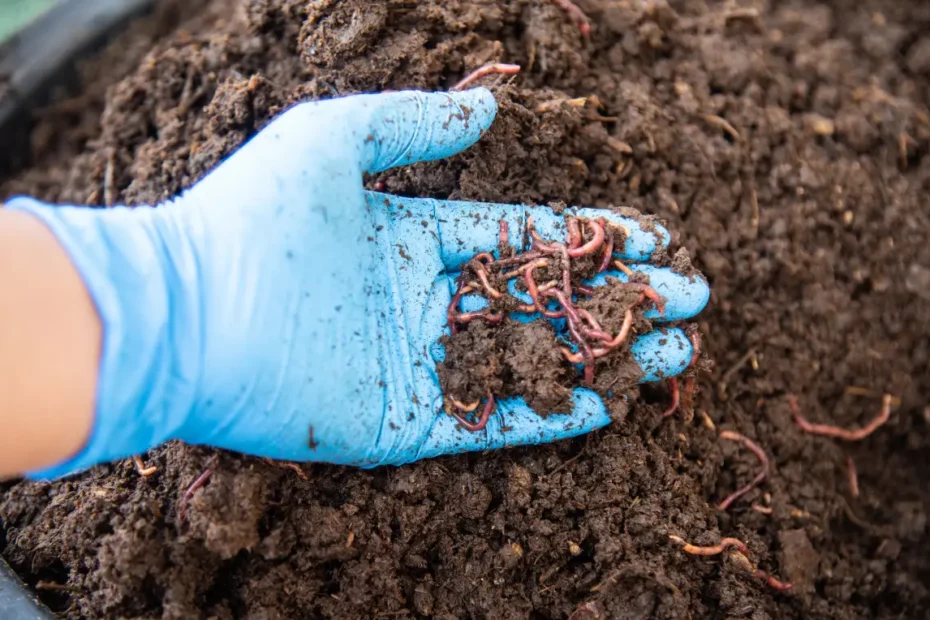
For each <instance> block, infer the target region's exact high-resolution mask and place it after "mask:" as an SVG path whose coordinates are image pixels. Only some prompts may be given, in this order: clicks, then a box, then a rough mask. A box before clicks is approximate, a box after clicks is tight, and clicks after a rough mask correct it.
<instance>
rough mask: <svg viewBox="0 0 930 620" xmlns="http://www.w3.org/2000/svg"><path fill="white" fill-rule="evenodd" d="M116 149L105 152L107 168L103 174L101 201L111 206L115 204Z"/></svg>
mask: <svg viewBox="0 0 930 620" xmlns="http://www.w3.org/2000/svg"><path fill="white" fill-rule="evenodd" d="M115 185H116V151H115V150H114V149H112V148H111V149H110V150H109V151H108V152H107V168H106V170H105V171H104V174H103V202H104V204H105V205H106V206H108V207H112V206H113V205H115V204H116V188H115Z"/></svg>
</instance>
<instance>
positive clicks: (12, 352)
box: [0, 209, 102, 479]
mask: <svg viewBox="0 0 930 620" xmlns="http://www.w3.org/2000/svg"><path fill="white" fill-rule="evenodd" d="M0 283H2V285H0V424H2V430H0V479H3V478H8V477H11V476H17V475H21V474H23V473H25V472H27V471H31V470H36V469H41V468H44V467H47V466H50V465H53V464H55V463H58V462H61V461H63V460H64V459H66V458H68V457H71V456H73V455H75V454H77V453H78V451H80V449H81V448H82V447H83V445H84V444H85V442H86V441H87V439H88V438H89V436H90V432H91V428H92V426H93V419H94V401H95V394H96V386H97V374H98V367H99V360H100V349H101V339H102V327H101V324H100V319H99V317H98V315H97V311H96V309H95V307H94V304H93V301H92V300H91V298H90V296H89V295H88V293H87V290H86V289H85V287H84V283H83V281H82V280H81V277H80V276H79V275H78V272H77V271H76V270H75V268H74V266H73V265H72V264H71V260H70V259H69V258H68V255H67V254H66V253H65V251H64V249H63V248H62V247H61V245H59V243H58V241H57V240H56V239H55V237H54V236H53V235H52V233H51V232H50V231H49V230H48V229H47V228H45V226H44V225H43V224H42V223H41V222H40V221H39V220H37V219H35V218H34V217H32V216H31V215H28V214H25V213H20V212H14V211H6V210H4V209H0Z"/></svg>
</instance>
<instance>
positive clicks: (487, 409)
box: [449, 394, 495, 433]
mask: <svg viewBox="0 0 930 620" xmlns="http://www.w3.org/2000/svg"><path fill="white" fill-rule="evenodd" d="M494 404H495V403H494V395H493V394H489V395H488V400H487V402H486V403H485V405H484V409H483V410H482V411H481V417H479V418H478V421H477V422H469V421H468V420H466V419H465V418H463V417H462V416H461V415H460V414H458V413H456V412H455V411H450V412H449V413H451V414H452V417H453V418H455V421H456V422H458V423H459V426H461V427H462V428H464V429H465V430H466V431H471V432H473V433H477V432H478V431H481V430H484V427H486V426H487V425H488V420H489V419H490V418H491V413H492V412H493V411H494Z"/></svg>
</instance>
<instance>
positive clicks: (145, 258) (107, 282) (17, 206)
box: [6, 198, 202, 478]
mask: <svg viewBox="0 0 930 620" xmlns="http://www.w3.org/2000/svg"><path fill="white" fill-rule="evenodd" d="M6 206H7V208H10V209H14V210H21V211H25V212H28V213H30V214H31V215H33V216H34V217H36V218H38V219H40V220H41V221H42V222H43V223H44V224H45V226H46V227H48V229H49V230H50V231H51V232H52V234H53V235H54V236H55V237H56V239H57V240H58V242H59V243H60V244H61V246H62V247H63V248H64V249H65V251H66V252H67V254H68V256H69V258H70V260H71V261H72V263H73V264H74V267H75V268H76V270H77V271H78V273H79V275H80V277H81V279H82V280H83V282H84V285H85V286H86V288H87V291H88V293H89V295H90V297H91V299H92V300H93V303H94V306H95V308H96V310H97V313H98V316H99V318H100V322H101V326H102V330H103V331H102V333H103V342H102V347H101V354H100V362H99V369H98V376H97V389H96V402H95V407H94V423H93V430H92V432H91V435H90V437H89V439H88V441H87V443H86V444H85V445H84V447H83V448H82V449H81V450H80V451H79V453H78V454H77V455H75V456H74V457H72V458H69V459H67V460H66V461H64V462H62V463H59V464H56V465H54V466H52V467H49V468H46V469H44V470H42V471H38V472H31V473H30V476H31V477H36V478H55V477H59V476H63V475H66V474H69V473H73V472H76V471H80V470H83V469H86V468H88V467H91V466H93V465H95V464H98V463H101V462H104V461H108V460H112V459H117V458H123V457H128V456H131V455H133V454H138V453H141V452H143V451H145V450H146V449H148V448H151V447H153V446H155V445H157V444H159V443H161V442H163V441H165V440H167V439H170V438H172V437H173V436H174V434H175V432H176V430H177V429H178V428H180V427H181V426H182V425H183V423H184V420H185V419H186V417H187V415H188V413H189V411H190V409H191V406H192V403H193V401H194V394H195V392H196V387H197V383H198V379H199V372H200V369H199V366H200V363H199V359H198V356H197V355H196V351H198V350H199V348H200V347H199V345H198V343H199V337H200V325H201V324H202V322H201V320H200V311H199V308H198V302H197V300H198V296H197V295H196V288H197V285H198V279H197V259H196V256H195V255H194V251H193V248H192V245H191V244H190V243H189V241H188V240H187V236H186V233H185V232H184V230H183V228H182V227H181V226H180V225H178V220H177V217H176V213H175V212H170V213H169V212H168V211H164V212H163V209H150V208H144V207H140V208H135V209H128V208H125V207H116V208H113V209H106V210H104V209H90V208H86V207H71V206H60V207H59V206H51V205H46V204H42V203H39V202H37V201H34V200H31V199H28V198H18V199H15V200H13V201H10V202H9V203H7V205H6Z"/></svg>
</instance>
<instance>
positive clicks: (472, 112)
mask: <svg viewBox="0 0 930 620" xmlns="http://www.w3.org/2000/svg"><path fill="white" fill-rule="evenodd" d="M353 99H354V101H353V103H355V105H360V106H363V107H364V109H366V110H368V113H369V117H368V118H369V120H368V124H367V126H366V127H365V128H364V129H363V130H361V131H360V132H359V133H358V135H357V137H358V139H359V142H360V144H361V162H360V163H361V166H362V170H364V171H365V172H369V173H374V172H381V171H383V170H387V169H388V168H394V167H395V166H404V165H407V164H412V163H416V162H420V161H434V160H437V159H442V158H444V157H449V156H450V155H455V154H456V153H458V152H460V151H463V150H465V149H467V148H468V147H470V146H471V145H472V144H474V143H475V142H477V141H478V138H480V137H481V134H482V133H484V132H485V131H486V130H487V129H488V127H490V126H491V123H492V122H493V121H494V117H495V116H496V115H497V100H496V99H494V95H493V94H491V91H489V90H488V89H486V88H474V89H471V90H466V91H462V92H455V93H424V92H420V91H403V92H396V93H385V94H380V95H363V96H360V97H356V98H353ZM350 114H352V112H351V111H350ZM353 116H354V115H353Z"/></svg>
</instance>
